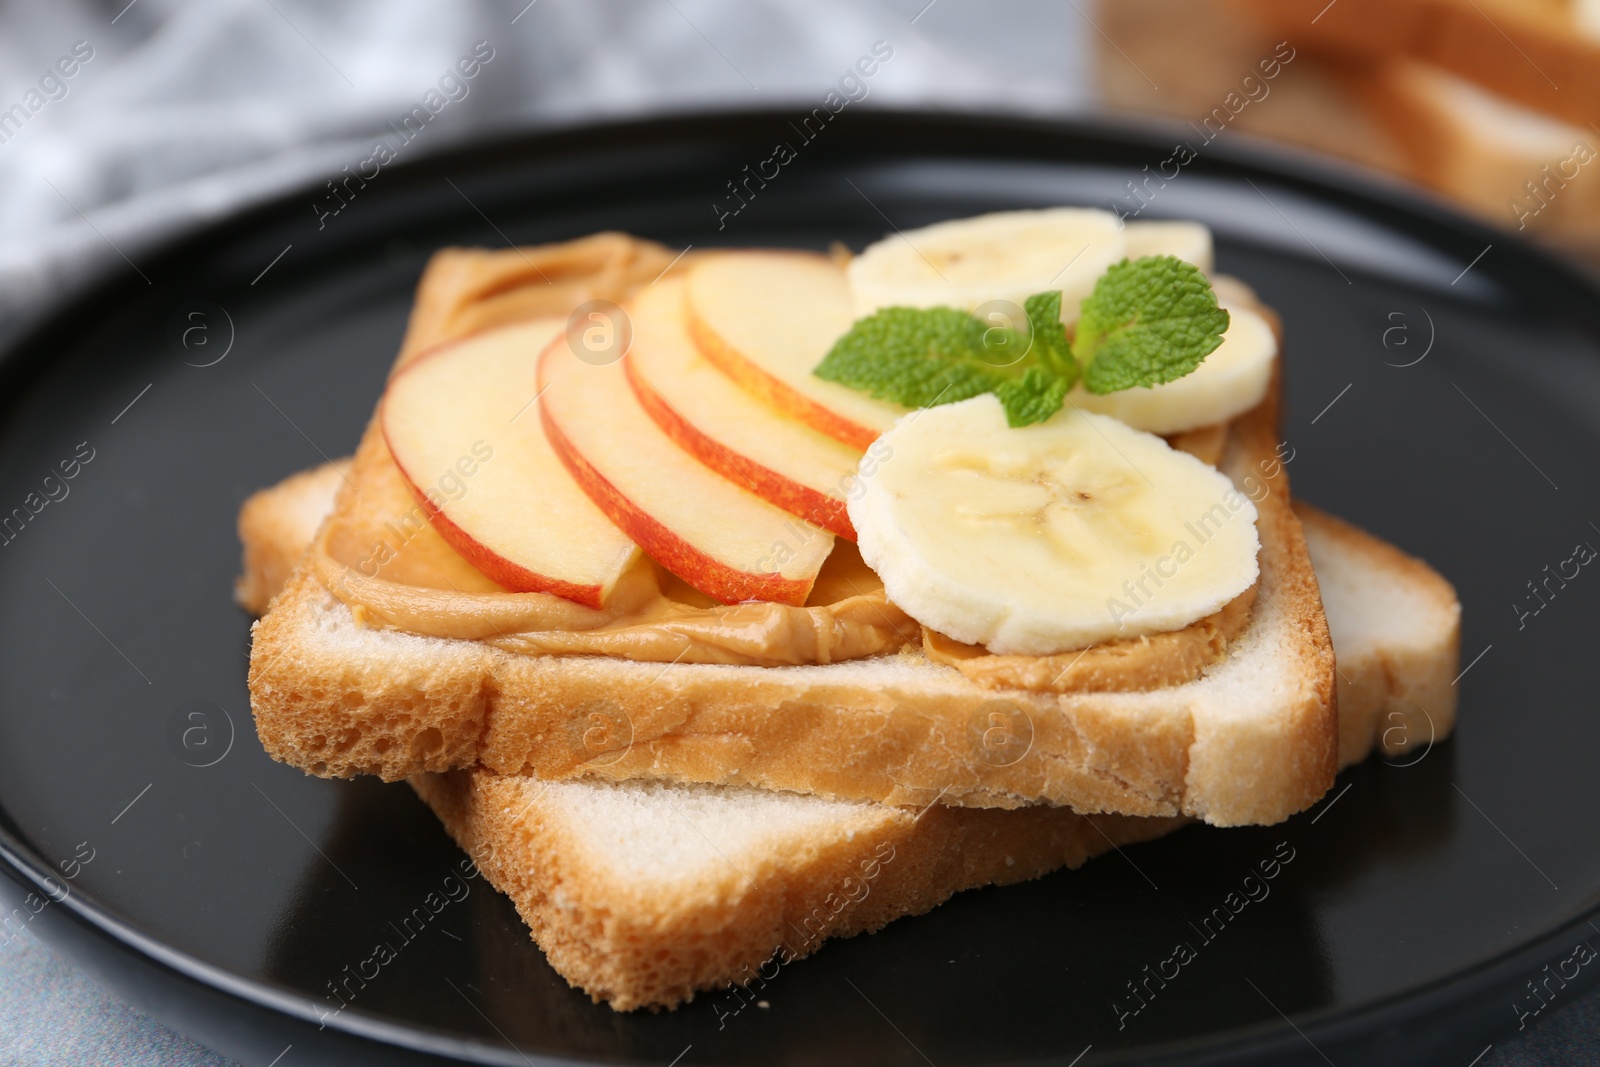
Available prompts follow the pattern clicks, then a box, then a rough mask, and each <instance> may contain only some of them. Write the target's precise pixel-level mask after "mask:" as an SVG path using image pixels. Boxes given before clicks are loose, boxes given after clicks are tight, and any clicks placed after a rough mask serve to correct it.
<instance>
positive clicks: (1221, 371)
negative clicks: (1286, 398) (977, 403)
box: [1067, 291, 1278, 434]
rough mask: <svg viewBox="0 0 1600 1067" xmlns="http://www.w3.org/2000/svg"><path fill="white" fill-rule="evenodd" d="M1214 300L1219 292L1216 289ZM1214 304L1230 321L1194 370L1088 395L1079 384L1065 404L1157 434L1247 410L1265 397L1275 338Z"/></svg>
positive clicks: (1255, 317)
mask: <svg viewBox="0 0 1600 1067" xmlns="http://www.w3.org/2000/svg"><path fill="white" fill-rule="evenodd" d="M1218 296H1219V297H1222V296H1223V293H1222V292H1220V291H1219V292H1218ZM1219 303H1221V304H1222V305H1223V306H1224V307H1226V308H1227V309H1228V314H1229V316H1230V318H1231V320H1232V321H1230V322H1229V323H1228V332H1227V333H1225V334H1223V335H1222V344H1220V345H1218V346H1217V348H1216V350H1215V351H1213V352H1212V353H1211V354H1210V355H1209V356H1207V357H1206V359H1205V362H1204V363H1202V364H1200V366H1198V367H1196V368H1195V369H1194V371H1193V372H1191V373H1189V374H1186V375H1184V376H1183V377H1182V378H1179V379H1178V380H1177V381H1173V382H1167V383H1166V384H1164V385H1155V386H1150V387H1148V388H1142V387H1136V388H1133V389H1122V390H1119V391H1118V392H1115V393H1104V394H1097V393H1091V392H1089V391H1088V390H1086V389H1084V388H1083V386H1082V385H1081V384H1080V385H1079V386H1077V388H1075V389H1073V391H1072V392H1071V393H1069V394H1068V395H1067V400H1068V402H1069V403H1071V404H1075V405H1077V406H1078V407H1080V408H1082V409H1083V410H1084V411H1094V412H1098V413H1099V414H1102V415H1110V416H1111V417H1112V418H1115V419H1120V420H1122V421H1123V422H1125V423H1127V424H1128V425H1129V426H1132V427H1133V428H1134V429H1136V430H1145V431H1147V432H1149V433H1159V434H1172V433H1181V432H1183V431H1184V430H1194V429H1198V428H1199V427H1201V426H1211V425H1214V424H1216V423H1219V422H1227V421H1228V420H1229V419H1231V418H1233V417H1234V416H1235V415H1241V414H1243V413H1244V412H1246V411H1249V410H1250V409H1251V408H1253V407H1255V406H1256V405H1257V404H1259V403H1261V398H1262V397H1264V396H1266V395H1267V387H1268V386H1269V385H1270V384H1271V381H1272V361H1273V360H1274V359H1276V358H1277V355H1278V338H1277V336H1276V335H1275V334H1274V333H1273V332H1272V327H1271V326H1270V325H1268V323H1267V320H1266V319H1264V318H1263V317H1262V316H1261V315H1259V314H1257V313H1256V312H1254V311H1251V310H1250V309H1249V308H1245V307H1240V306H1238V305H1230V304H1229V303H1228V302H1227V301H1226V300H1219Z"/></svg>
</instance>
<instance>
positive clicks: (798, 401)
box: [686, 307, 879, 539]
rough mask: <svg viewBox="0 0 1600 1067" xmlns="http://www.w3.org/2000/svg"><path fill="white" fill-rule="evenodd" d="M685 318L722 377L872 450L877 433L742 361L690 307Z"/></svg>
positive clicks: (814, 426)
mask: <svg viewBox="0 0 1600 1067" xmlns="http://www.w3.org/2000/svg"><path fill="white" fill-rule="evenodd" d="M686 317H687V319H688V323H689V336H690V337H692V338H693V339H694V343H695V347H696V348H698V349H699V350H700V354H701V355H702V356H704V357H705V358H706V359H707V361H709V362H710V363H711V364H712V365H713V366H715V367H716V368H717V369H718V370H720V371H722V373H724V374H726V375H727V376H728V377H730V378H732V379H733V380H734V381H736V382H738V383H739V384H740V385H742V386H744V387H745V388H746V389H747V390H749V391H750V392H752V393H754V394H755V395H756V396H758V397H760V398H761V399H762V400H765V401H766V402H767V403H768V404H771V405H772V406H773V407H775V408H777V409H778V410H779V411H782V412H784V413H786V414H788V415H791V416H793V417H794V418H796V419H799V420H800V421H801V422H803V423H805V424H806V425H807V426H810V427H811V428H812V429H814V430H818V431H820V432H822V433H825V434H827V435H828V436H829V437H831V438H833V439H834V440H836V441H843V442H844V443H845V444H847V445H849V446H850V447H852V448H854V449H856V450H857V451H860V452H865V451H866V450H867V449H868V448H870V447H872V442H874V441H876V440H877V439H878V433H879V431H877V430H873V429H870V428H868V427H866V426H862V425H861V424H860V423H857V422H852V421H851V420H850V419H847V418H845V417H844V416H842V415H837V414H835V413H834V412H832V411H830V410H828V409H827V408H825V407H823V406H822V405H821V404H819V403H817V402H816V401H815V400H812V399H811V398H810V397H808V396H806V395H804V394H802V393H799V392H796V391H795V390H794V389H793V388H791V387H790V386H789V385H787V384H786V383H784V382H783V381H781V380H780V379H778V378H777V377H775V376H773V375H771V374H769V373H767V372H766V371H765V370H763V369H761V368H760V367H758V366H756V365H755V364H754V363H751V362H750V361H749V360H747V359H745V358H744V357H743V356H742V355H740V354H739V353H738V352H737V351H735V350H734V349H733V348H732V347H730V346H729V345H728V344H727V343H726V342H725V341H723V339H722V338H721V337H719V336H718V335H717V334H716V333H715V332H714V331H713V330H712V329H711V327H709V326H707V325H706V324H705V323H704V322H702V321H701V320H700V316H698V315H696V314H695V313H694V308H693V307H690V308H688V309H687V315H686ZM849 536H851V537H852V539H853V537H854V535H853V534H852V535H849Z"/></svg>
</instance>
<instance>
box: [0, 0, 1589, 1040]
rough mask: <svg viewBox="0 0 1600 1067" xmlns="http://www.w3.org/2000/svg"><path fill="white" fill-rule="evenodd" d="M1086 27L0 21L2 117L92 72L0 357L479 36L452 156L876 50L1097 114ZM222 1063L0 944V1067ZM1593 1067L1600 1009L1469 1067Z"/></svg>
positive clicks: (246, 198)
mask: <svg viewBox="0 0 1600 1067" xmlns="http://www.w3.org/2000/svg"><path fill="white" fill-rule="evenodd" d="M1107 2H1115V0H1107ZM1093 12H1094V5H1093V4H1092V3H1089V2H1087V0H1080V2H1077V3H1071V4H1060V3H1054V2H1049V0H933V2H932V3H929V2H928V0H861V2H855V3H849V2H846V0H809V2H807V0H772V2H766V3H749V2H744V0H672V2H670V3H669V2H667V0H536V2H535V3H533V4H527V0H506V2H504V3H494V2H490V0H459V2H456V3H452V4H449V5H439V4H434V3H429V2H426V0H347V2H345V3H342V4H339V5H329V4H323V3H319V2H317V0H272V2H270V3H269V2H264V0H261V2H257V0H222V2H217V3H197V4H183V3H181V2H180V0H133V2H132V3H129V2H128V0H105V2H99V0H56V2H54V3H51V4H48V5H46V4H27V5H24V4H10V5H4V6H0V106H4V105H6V104H9V103H10V102H11V101H13V100H17V99H20V98H21V97H22V95H23V94H24V93H25V92H26V90H27V89H28V87H29V86H30V85H32V84H33V83H35V81H36V80H37V77H38V74H37V72H39V71H43V70H44V69H45V68H46V67H47V66H48V65H49V64H50V63H52V62H53V61H54V60H55V58H56V57H57V56H58V55H61V54H63V53H65V52H67V51H69V50H70V49H71V46H72V45H73V44H74V43H75V42H78V41H86V42H88V43H89V45H90V47H91V48H92V49H93V50H94V56H93V58H92V59H91V60H90V61H89V62H87V63H85V64H84V65H83V68H82V70H81V71H80V72H79V73H78V74H77V76H76V77H75V78H74V79H73V80H72V81H71V82H70V83H69V85H68V92H67V95H66V96H65V97H63V98H61V99H59V100H52V101H50V103H49V104H48V106H47V107H46V108H45V109H42V110H40V112H39V113H38V115H37V116H35V118H34V119H32V120H30V122H29V123H28V124H27V126H26V127H25V128H24V129H23V130H22V131H21V132H20V133H19V134H18V135H17V136H15V137H12V138H11V139H10V140H9V141H7V142H6V143H4V144H3V145H0V189H5V190H6V196H5V197H0V336H3V335H5V334H7V333H10V332H13V331H15V330H16V329H18V328H20V327H21V326H22V325H24V323H25V321H26V315H27V314H28V309H29V308H30V307H31V306H33V305H34V304H36V303H37V302H38V300H39V298H40V296H41V295H42V294H45V293H47V292H59V291H60V290H61V289H63V288H68V287H71V286H73V285H76V284H79V283H80V282H81V281H82V280H83V279H85V278H88V277H90V276H92V275H93V274H94V273H95V272H97V271H98V270H100V269H102V268H103V267H104V266H105V265H106V264H108V263H113V262H114V261H115V260H116V259H118V258H119V257H122V256H129V257H134V258H136V257H137V254H138V252H139V251H141V250H143V249H146V248H149V247H150V246H151V245H153V244H155V243H157V242H159V241H161V240H163V239H164V238H166V237H169V236H170V235H172V234H173V233H176V232H180V231H182V230H183V229H185V228H188V227H192V226H195V225H198V224H201V223H203V222H205V221H206V220H207V219H210V218H216V217H220V216H224V215H226V214H229V213H231V212H234V211H237V210H239V209H241V208H242V207H244V206H246V205H248V204H250V203H252V202H256V201H259V200H261V199H264V198H267V197H270V196H272V195H274V194H275V193H277V192H279V191H282V190H283V189H285V188H288V187H290V186H292V185H295V184H300V183H304V182H306V181H308V180H310V179H312V178H315V177H317V176H320V175H323V174H324V173H335V172H337V170H338V167H339V164H338V163H336V162H334V161H335V160H339V161H341V162H342V161H344V160H347V159H349V158H351V157H350V155H349V151H350V149H351V147H352V146H354V145H363V144H364V143H365V142H367V141H368V140H369V139H370V137H371V136H372V135H374V134H375V133H377V132H379V131H380V130H381V129H382V123H383V120H384V118H385V117H386V116H388V115H390V114H394V113H397V112H398V111H399V110H403V107H402V105H406V106H409V102H410V101H411V99H412V98H413V97H414V96H415V95H416V94H417V93H418V92H420V91H421V90H422V89H423V88H426V87H427V85H428V84H430V83H431V82H432V80H433V78H434V76H435V74H436V72H437V71H439V70H442V69H444V67H445V66H446V65H447V64H449V63H450V62H451V61H453V59H454V57H455V56H456V55H457V54H458V53H461V52H464V51H466V50H467V49H468V48H470V46H471V45H472V44H473V42H475V41H478V40H486V41H489V42H490V43H491V44H492V45H493V47H494V48H495V49H496V52H497V56H509V57H513V59H514V61H510V62H499V63H494V64H492V65H491V66H490V67H489V68H486V70H485V75H484V76H483V77H480V78H479V79H478V81H477V83H476V84H475V85H474V87H473V90H472V94H471V95H470V96H469V97H468V98H467V99H466V100H465V101H463V102H462V106H460V107H459V108H456V109H454V110H453V111H452V113H451V115H450V116H449V117H450V121H451V125H450V127H449V128H448V129H447V130H442V131H441V134H440V137H439V140H438V142H437V143H436V144H435V145H434V147H435V148H436V149H437V148H442V147H444V146H446V145H447V144H449V143H451V142H452V141H460V140H464V139H468V138H471V137H472V136H474V135H475V134H481V133H482V132H484V131H486V130H491V129H497V128H505V127H508V126H517V125H533V124H539V123H544V122H550V121H570V120H572V119H575V118H583V117H600V116H618V115H629V114H642V113H647V112H657V111H664V110H678V109H686V108H704V107H712V106H718V107H771V106H777V105H781V104H785V103H789V102H796V101H803V100H811V99H813V98H815V97H817V96H818V95H819V94H820V93H821V92H823V91H824V90H825V89H826V88H827V87H828V86H830V85H831V84H832V83H833V82H834V81H835V80H836V79H837V77H838V75H839V72H840V71H842V70H843V69H844V67H845V66H846V65H847V64H849V63H850V62H852V61H853V60H854V59H855V58H856V56H857V55H858V54H859V53H861V52H863V51H865V50H866V49H867V48H868V47H869V46H870V45H871V44H872V42H874V41H876V40H886V41H889V42H891V43H892V45H893V46H894V48H895V57H894V60H893V61H892V63H890V64H888V65H886V67H885V69H884V70H883V71H882V73H881V74H880V75H879V76H878V77H877V78H875V79H874V81H873V83H872V85H871V96H870V98H869V101H868V103H869V105H871V104H879V105H902V106H905V105H923V106H939V107H946V108H955V109H973V110H990V111H1012V112H1029V113H1042V114H1066V113H1070V112H1074V111H1082V110H1086V109H1091V108H1093V107H1094V106H1095V101H1094V94H1093V92H1092V89H1091V87H1090V78H1089V60H1090V45H1091V43H1092V35H1093V34H1095V33H1096V32H1098V31H1097V30H1096V29H1095V27H1094V25H1093V24H1092V22H1091V18H1092V15H1093ZM599 42H603V47H601V46H600V44H599ZM228 1062H229V1061H226V1060H224V1059H222V1058H221V1057H219V1056H217V1055H216V1054H215V1053H212V1052H211V1051H209V1050H207V1049H205V1048H202V1047H201V1046H199V1045H197V1044H195V1043H194V1042H192V1041H190V1040H188V1039H187V1038H185V1037H184V1036H182V1035H181V1034H176V1033H173V1032H172V1031H170V1030H168V1029H166V1028H165V1027H163V1026H161V1025H160V1024H158V1023H156V1022H154V1021H152V1020H150V1019H148V1018H146V1017H145V1016H143V1015H141V1014H139V1013H138V1012H137V1011H135V1010H134V1009H132V1008H130V1007H128V1006H127V1005H125V1004H123V1003H122V1002H121V1001H119V1000H118V999H117V998H115V997H113V996H111V995H109V994H108V993H106V992H105V991H104V990H102V989H100V988H99V987H97V986H96V985H95V984H94V983H93V982H92V981H90V980H89V979H88V978H87V977H85V976H84V975H83V974H81V973H79V972H77V971H76V970H74V969H73V968H72V967H71V966H69V965H68V964H66V963H65V962H63V961H62V960H61V959H60V958H59V957H58V956H57V955H56V954H55V953H54V952H53V951H52V950H51V949H50V948H49V946H47V945H45V944H42V943H40V942H39V941H38V940H36V939H35V937H34V936H33V934H31V933H28V932H26V931H25V932H23V933H22V934H20V935H19V936H17V937H14V938H12V939H10V940H9V941H7V942H5V943H4V944H3V945H0V1065H4V1067H12V1065H17V1067H46V1065H51V1067H53V1065H58V1064H59V1065H63V1067H65V1065H74V1067H76V1065H82V1064H102V1063H104V1064H118V1065H140V1067H143V1065H150V1067H200V1065H205V1067H222V1065H224V1064H226V1063H228ZM1595 1062H1600V994H1596V995H1593V996H1590V997H1588V998H1585V999H1579V1000H1574V1001H1573V1002H1572V1003H1570V1004H1568V1005H1566V1006H1563V1007H1561V1008H1560V1009H1559V1010H1557V1011H1554V1012H1552V1013H1551V1014H1549V1015H1548V1016H1546V1017H1544V1018H1542V1019H1540V1020H1539V1021H1538V1022H1537V1024H1535V1025H1532V1026H1530V1027H1529V1029H1528V1030H1527V1031H1526V1032H1525V1033H1523V1034H1521V1035H1519V1036H1518V1037H1517V1038H1516V1039H1514V1040H1512V1041H1509V1042H1507V1043H1505V1044H1501V1045H1497V1046H1495V1047H1492V1048H1490V1049H1488V1050H1486V1054H1485V1055H1484V1056H1483V1057H1482V1059H1481V1060H1480V1061H1479V1063H1480V1064H1481V1065H1482V1067H1494V1065H1529V1064H1550V1063H1572V1064H1579V1063H1595ZM243 1067H266V1065H265V1064H261V1065H254V1064H252V1065H243ZM280 1067H293V1064H292V1063H285V1064H282V1065H280ZM1461 1067H1466V1065H1461Z"/></svg>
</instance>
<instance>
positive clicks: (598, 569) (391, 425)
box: [378, 318, 639, 608]
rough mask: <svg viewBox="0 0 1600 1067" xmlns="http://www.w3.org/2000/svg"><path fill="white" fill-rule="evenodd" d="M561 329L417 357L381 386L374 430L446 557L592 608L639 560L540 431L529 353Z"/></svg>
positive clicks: (535, 353) (534, 357) (486, 336)
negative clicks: (448, 552) (444, 545)
mask: <svg viewBox="0 0 1600 1067" xmlns="http://www.w3.org/2000/svg"><path fill="white" fill-rule="evenodd" d="M564 325H565V323H564V320H562V319H559V318H544V319H535V320H533V321H531V322H525V323H517V324H516V325H512V326H503V327H501V328H499V329H495V330H489V331H487V332H485V333H480V334H476V335H474V336H472V337H469V338H467V339H465V340H462V341H457V342H454V343H452V344H448V345H445V346H443V347H441V348H438V349H435V350H434V351H432V352H429V353H427V354H425V355H423V356H420V357H418V358H417V359H415V360H413V361H412V362H411V363H409V364H407V365H406V367H405V368H404V369H403V370H401V371H400V372H399V373H398V374H396V375H395V376H394V378H392V379H391V380H390V382H389V387H388V389H387V390H386V391H385V392H384V395H383V404H382V407H381V408H380V410H379V416H378V419H379V425H380V426H381V428H382V430H383V437H384V440H385V441H386V442H387V443H388V445H389V452H390V454H391V455H392V456H393V457H394V461H395V465H396V466H397V467H399V468H400V473H401V475H403V476H404V478H405V480H406V482H407V484H408V485H409V486H410V487H411V492H412V494H413V495H415V496H416V498H417V500H418V502H419V503H421V505H422V507H423V508H424V509H425V510H426V511H427V513H428V517H429V519H431V520H432V522H433V526H434V528H435V529H436V530H438V531H439V534H440V536H441V537H443V538H444V539H445V541H446V542H448V543H449V545H450V547H451V548H453V549H455V550H456V551H457V552H459V553H460V554H461V555H462V556H463V557H464V558H465V559H466V560H467V561H468V562H469V563H471V564H472V565H473V566H474V567H476V568H478V569H479V570H480V571H482V572H483V573H484V574H486V575H488V576H489V577H490V578H492V579H494V580H495V581H496V582H499V583H500V584H501V585H503V586H505V587H506V588H507V589H510V590H512V591H514V592H522V593H555V594H556V595H557V596H562V597H565V598H567V599H568V600H575V601H577V602H578V603H580V604H585V605H587V606H589V607H591V608H598V607H600V606H602V604H603V603H604V602H605V599H606V596H607V595H608V594H609V593H610V592H611V588H612V586H614V585H615V584H616V581H617V578H618V577H619V576H620V575H621V574H622V572H623V571H625V570H627V569H628V567H629V566H630V565H631V564H632V563H633V562H634V561H635V560H636V559H637V558H638V556H639V549H638V546H637V545H635V544H634V543H633V541H631V540H630V539H629V538H628V535H627V534H625V533H623V532H622V531H621V530H619V529H617V527H616V525H615V524H613V523H612V522H611V520H610V519H608V518H606V516H605V513H604V512H602V511H601V510H600V509H599V508H597V507H595V505H594V502H593V501H591V500H590V499H589V497H588V495H587V494H585V493H584V491H583V490H582V489H580V488H579V487H578V485H577V483H576V482H574V481H573V480H572V476H571V475H570V474H568V473H567V468H566V467H565V465H563V463H562V461H561V460H560V459H559V458H558V457H557V456H556V454H555V451H554V450H553V449H552V448H551V447H550V442H549V439H548V438H547V437H546V436H545V432H544V428H543V426H541V425H540V414H541V413H540V410H539V405H538V404H536V403H534V402H533V400H534V396H535V393H536V391H537V389H538V385H537V384H536V379H537V376H538V362H539V353H540V352H541V351H543V350H544V347H545V345H546V344H548V343H549V342H550V339H551V338H552V337H556V338H560V337H562V336H563V333H562V329H563V326H564Z"/></svg>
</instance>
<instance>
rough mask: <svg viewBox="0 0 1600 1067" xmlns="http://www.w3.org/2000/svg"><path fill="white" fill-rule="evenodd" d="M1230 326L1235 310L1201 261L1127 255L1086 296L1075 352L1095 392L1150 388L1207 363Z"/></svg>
mask: <svg viewBox="0 0 1600 1067" xmlns="http://www.w3.org/2000/svg"><path fill="white" fill-rule="evenodd" d="M1227 329H1228V312H1227V310H1226V309H1225V308H1220V307H1218V306H1217V294H1216V293H1214V292H1212V291H1211V282H1210V281H1209V280H1207V278H1206V276H1205V275H1204V274H1202V273H1200V271H1199V269H1198V268H1196V267H1195V266H1194V265H1193V264H1191V263H1185V262H1184V261H1183V260H1181V259H1178V258H1177V257H1175V256H1145V257H1143V258H1142V259H1134V260H1128V259H1124V260H1123V261H1122V262H1121V263H1118V264H1116V265H1115V266H1113V267H1111V268H1110V269H1109V270H1107V271H1106V272H1105V273H1104V274H1102V275H1101V276H1100V280H1099V281H1098V282H1096V283H1095V286H1094V292H1093V293H1091V294H1089V296H1088V298H1087V299H1086V300H1084V302H1083V311H1082V314H1081V315H1080V317H1079V319H1078V336H1077V339H1076V340H1075V341H1074V343H1073V346H1072V354H1073V355H1074V356H1075V357H1076V358H1077V359H1078V361H1079V362H1081V363H1082V364H1083V365H1084V372H1083V387H1084V388H1085V389H1087V390H1089V392H1091V393H1115V392H1117V391H1118V390H1121V389H1132V388H1133V387H1134V386H1143V387H1145V388H1147V389H1148V388H1149V387H1151V386H1153V385H1161V384H1163V383H1166V382H1171V381H1176V380H1178V379H1179V378H1182V377H1183V376H1184V375H1186V374H1188V373H1190V372H1191V371H1193V370H1194V369H1195V368H1196V367H1198V366H1200V364H1201V363H1203V362H1204V361H1205V358H1206V357H1207V356H1209V355H1210V354H1211V353H1212V352H1214V351H1216V348H1217V346H1218V345H1220V344H1221V343H1222V335H1223V334H1224V333H1225V332H1226V331H1227Z"/></svg>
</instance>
